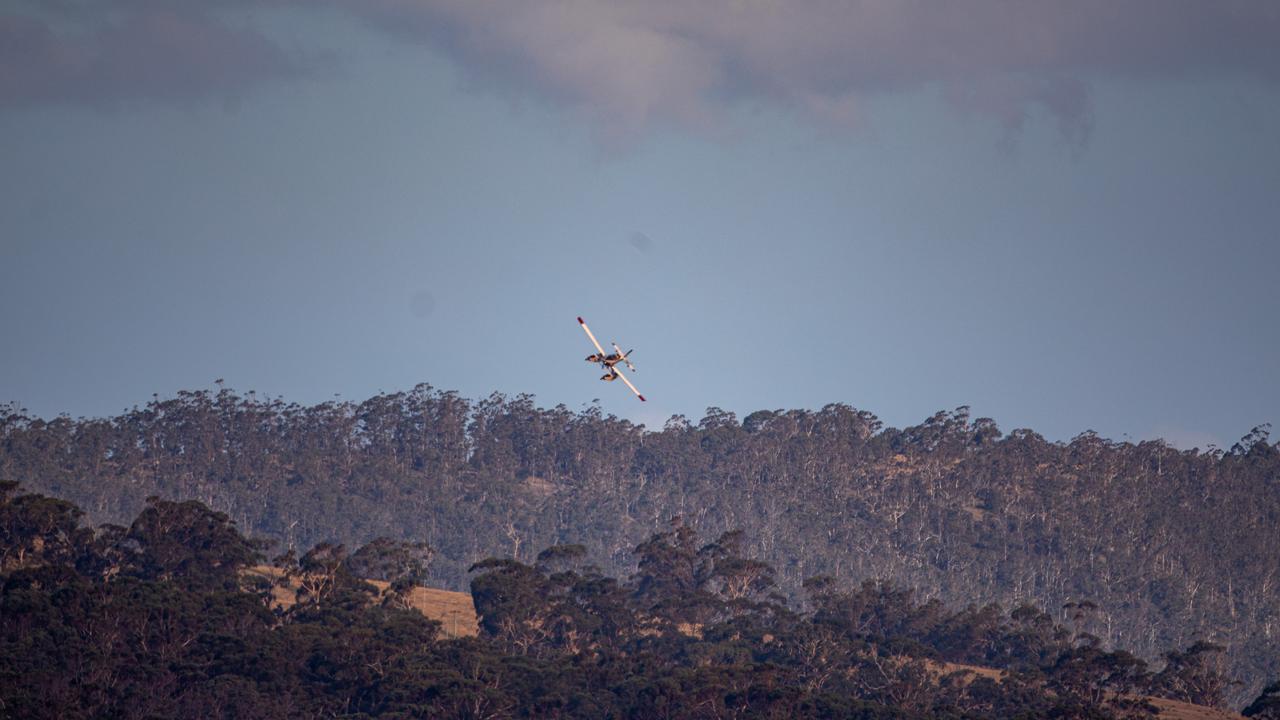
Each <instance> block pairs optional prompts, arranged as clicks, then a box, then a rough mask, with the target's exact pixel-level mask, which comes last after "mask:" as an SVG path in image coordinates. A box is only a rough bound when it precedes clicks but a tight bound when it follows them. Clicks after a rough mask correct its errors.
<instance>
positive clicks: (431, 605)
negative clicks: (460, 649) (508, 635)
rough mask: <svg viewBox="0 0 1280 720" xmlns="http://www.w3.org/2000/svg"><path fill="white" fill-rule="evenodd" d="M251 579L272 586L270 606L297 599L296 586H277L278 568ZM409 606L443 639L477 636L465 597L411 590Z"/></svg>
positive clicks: (382, 587) (258, 571)
mask: <svg viewBox="0 0 1280 720" xmlns="http://www.w3.org/2000/svg"><path fill="white" fill-rule="evenodd" d="M249 572H250V573H251V574H253V575H257V576H259V577H262V578H265V579H267V580H269V581H271V583H272V587H271V595H272V604H273V605H275V606H277V607H282V608H287V607H291V606H292V605H293V604H294V603H295V602H297V599H298V588H297V586H296V585H290V586H286V585H280V584H279V583H278V580H279V579H280V577H281V575H282V573H281V572H280V569H279V568H274V567H271V566H270V565H259V566H257V567H255V568H253V570H250V571H249ZM367 582H368V583H369V584H371V585H373V586H374V587H376V588H377V589H378V592H379V593H380V594H381V593H385V592H386V591H387V587H388V583H385V582H382V581H381V580H369V581H367ZM408 600H409V606H410V607H412V608H413V609H414V610H417V611H418V612H420V613H422V614H423V615H425V616H426V617H428V618H430V619H432V620H435V621H437V622H439V623H440V634H441V635H443V636H444V637H446V638H457V637H475V636H476V635H477V634H478V633H479V630H480V628H479V624H478V621H477V619H476V608H475V605H474V604H472V602H471V595H470V594H468V593H460V592H450V591H448V590H437V589H435V588H424V587H415V588H413V590H411V591H410V592H409V598H408Z"/></svg>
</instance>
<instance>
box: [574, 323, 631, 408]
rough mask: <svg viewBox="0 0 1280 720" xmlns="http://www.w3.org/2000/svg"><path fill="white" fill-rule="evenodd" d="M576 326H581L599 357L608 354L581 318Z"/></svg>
mask: <svg viewBox="0 0 1280 720" xmlns="http://www.w3.org/2000/svg"><path fill="white" fill-rule="evenodd" d="M578 324H579V325H581V326H582V329H583V330H585V331H586V332H587V337H589V338H591V344H592V345H595V346H596V350H599V351H600V356H601V357H604V356H605V355H607V354H608V353H606V352H605V351H604V348H602V347H600V341H599V340H596V336H595V335H592V334H591V328H589V327H587V323H586V322H584V321H583V319H582V318H578ZM637 394H638V393H637Z"/></svg>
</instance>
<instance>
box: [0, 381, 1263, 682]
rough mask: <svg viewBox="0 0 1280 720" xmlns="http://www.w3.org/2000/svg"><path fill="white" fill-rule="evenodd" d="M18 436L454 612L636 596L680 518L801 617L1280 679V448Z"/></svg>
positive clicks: (929, 424) (317, 428) (414, 402)
mask: <svg viewBox="0 0 1280 720" xmlns="http://www.w3.org/2000/svg"><path fill="white" fill-rule="evenodd" d="M0 438H2V439H3V442H2V443H0V477H3V478H4V479H8V480H14V481H19V482H21V483H22V484H23V486H24V487H26V488H28V489H29V490H32V491H40V492H46V493H50V494H53V495H57V496H61V497H67V498H69V499H71V500H73V501H75V502H76V503H77V504H79V505H80V506H82V507H83V508H84V509H85V510H86V511H87V512H88V514H89V517H90V518H91V519H92V520H93V521H94V522H117V523H119V522H124V521H125V520H127V519H128V518H130V517H132V516H133V515H134V514H135V513H136V512H138V510H139V509H140V508H141V507H142V506H143V500H144V498H145V497H147V496H148V495H153V494H154V495H159V496H161V497H165V498H174V499H186V498H190V499H197V500H200V501H201V502H203V503H205V504H207V505H209V506H210V507H213V508H215V509H218V510H220V511H224V512H226V513H227V514H228V515H229V516H230V517H232V518H233V519H235V520H236V522H237V523H238V527H239V528H240V529H241V530H242V531H244V532H245V533H246V534H249V535H252V536H261V537H266V538H271V539H274V540H276V541H277V543H278V545H277V548H278V549H289V548H298V549H301V548H306V547H308V546H310V545H313V544H315V543H318V542H321V541H324V540H333V541H336V542H340V543H345V544H347V545H349V546H351V547H356V546H359V545H361V544H363V543H365V542H367V541H368V540H370V539H372V538H374V537H378V536H386V537H390V538H393V539H405V540H423V541H426V542H427V543H429V544H430V545H431V546H432V548H434V550H435V556H434V559H433V561H432V563H431V565H430V567H429V569H428V571H429V575H428V580H429V582H430V583H431V584H434V585H437V586H440V587H445V588H449V589H452V590H461V589H464V588H465V585H466V582H467V574H466V569H467V568H468V567H469V566H470V565H471V564H472V563H474V562H476V561H479V560H481V559H483V558H485V557H489V556H508V557H513V558H516V559H519V560H525V561H529V560H531V559H532V556H533V554H534V553H536V552H537V550H538V549H540V548H544V547H548V546H552V545H557V544H564V543H577V542H581V543H583V544H585V545H586V546H587V547H588V548H589V551H590V552H591V553H592V556H591V559H592V560H593V561H594V562H595V563H596V564H598V565H599V566H600V567H601V569H602V570H603V571H604V572H607V573H609V574H612V575H615V576H619V577H626V576H628V575H629V574H630V573H632V572H633V571H634V570H635V557H634V555H633V554H632V549H633V548H634V547H636V546H637V545H638V544H639V543H641V542H643V541H644V539H645V538H647V537H648V536H650V535H651V534H652V533H654V532H657V531H659V530H662V529H664V528H666V527H668V526H669V523H670V521H671V519H672V518H673V517H680V518H681V519H682V522H683V523H686V524H687V525H688V526H689V527H691V528H693V529H694V530H695V531H697V532H699V533H700V534H703V535H708V536H714V535H717V534H719V533H722V532H725V531H728V530H732V529H741V530H743V531H744V535H743V542H744V544H745V548H746V550H747V551H748V552H749V554H750V555H752V556H753V557H757V558H759V559H760V560H762V561H764V562H767V563H769V564H771V565H772V566H773V567H775V568H776V569H777V577H778V580H779V586H780V588H781V589H782V591H784V592H785V593H786V594H787V595H788V596H790V597H792V598H800V597H801V595H802V593H801V590H800V586H801V584H802V582H803V581H804V580H805V579H806V578H810V577H813V576H819V575H824V576H830V577H832V578H834V580H835V581H836V582H837V583H838V584H840V585H842V586H846V587H853V586H856V585H857V583H859V582H860V581H862V580H864V579H867V578H883V579H886V580H889V581H892V582H894V583H896V584H899V585H902V586H907V587H912V588H914V589H915V590H916V592H917V593H918V597H920V598H922V599H929V598H946V599H947V601H948V603H955V604H969V603H971V604H973V605H975V606H982V605H984V604H986V603H991V602H995V603H1000V604H1001V605H1002V606H1004V607H1006V608H1012V607H1017V606H1018V605H1020V604H1022V603H1024V602H1030V603H1034V604H1035V605H1037V606H1039V607H1043V608H1046V609H1048V610H1049V611H1050V612H1051V613H1052V615H1053V617H1054V619H1055V620H1056V621H1058V622H1065V623H1076V624H1079V627H1080V629H1081V630H1083V631H1086V632H1088V633H1090V634H1092V635H1095V636H1097V637H1099V638H1100V639H1101V640H1102V642H1103V643H1104V645H1106V646H1109V647H1127V648H1130V649H1132V650H1134V651H1135V652H1137V653H1138V654H1139V655H1140V656H1142V657H1145V658H1147V659H1148V660H1151V661H1153V662H1158V661H1160V660H1161V657H1162V653H1164V652H1166V651H1168V650H1169V649H1170V648H1178V647H1190V646H1191V645H1193V643H1195V642H1197V641H1200V640H1207V641H1211V642H1214V643H1218V644H1222V645H1224V646H1226V647H1227V652H1226V653H1225V657H1226V658H1227V661H1228V662H1229V663H1230V667H1229V669H1230V671H1231V673H1232V674H1233V675H1235V676H1236V677H1239V678H1240V679H1242V680H1243V681H1244V684H1243V685H1242V686H1240V687H1238V688H1236V689H1235V690H1233V691H1231V698H1232V702H1233V703H1234V704H1236V705H1240V704H1243V703H1244V702H1246V701H1247V700H1248V699H1249V698H1251V697H1253V696H1254V695H1256V693H1257V691H1258V689H1259V688H1260V687H1261V685H1262V684H1263V683H1264V682H1265V681H1267V680H1268V679H1269V678H1274V677H1276V676H1277V675H1280V658H1278V657H1277V653H1276V651H1275V644H1276V634H1277V633H1280V593H1277V592H1276V587H1277V585H1276V584H1277V582H1280V556H1277V554H1276V553H1275V552H1274V538H1275V533H1276V529H1277V528H1278V527H1280V451H1278V450H1277V448H1276V446H1275V445H1273V444H1271V443H1270V442H1269V440H1268V437H1267V434H1266V431H1265V429H1264V428H1259V429H1257V430H1255V431H1254V432H1253V433H1250V434H1249V435H1248V436H1246V437H1245V438H1243V439H1242V440H1241V442H1240V443H1239V444H1237V445H1236V446H1234V447H1233V448H1231V449H1230V450H1229V451H1225V452H1224V451H1219V450H1213V451H1211V452H1196V451H1178V450H1175V449H1173V448H1171V447H1169V446H1167V445H1165V444H1163V443H1161V442H1143V443H1139V444H1136V445H1135V444H1131V443H1115V442H1111V441H1108V440H1106V439H1103V438H1100V437H1098V436H1096V435H1094V434H1092V433H1084V434H1082V435H1080V436H1079V437H1077V438H1075V439H1074V440H1073V441H1071V442H1070V443H1055V442H1048V441H1046V440H1045V439H1044V438H1042V437H1040V436H1039V435H1037V434H1036V433H1035V432H1033V431H1031V430H1014V431H1013V432H1011V433H1009V434H1007V435H1006V434H1004V433H1003V432H1002V431H1001V430H1000V429H999V428H998V427H997V425H996V423H995V422H993V421H992V420H990V419H985V418H980V419H971V418H970V417H969V416H968V414H967V411H965V409H963V408H961V409H959V410H957V411H954V412H945V413H938V414H937V415H935V416H933V417H931V418H929V419H927V420H926V421H925V422H923V423H921V424H920V425H917V426H912V427H908V428H903V429H895V428H886V427H883V426H882V425H881V423H880V422H879V421H878V420H877V419H876V418H875V416H874V415H872V414H871V413H868V412H866V411H860V410H856V409H854V408H851V407H848V406H844V405H830V406H828V407H826V408H823V409H822V410H820V411H816V412H815V411H803V410H791V411H761V412H757V413H752V414H751V415H749V416H747V417H746V418H745V419H742V420H739V419H738V418H737V417H735V416H734V415H733V414H732V413H727V412H723V411H720V410H717V409H715V408H712V409H709V410H708V412H707V414H706V417H704V418H702V419H701V420H700V421H698V422H696V423H693V422H690V421H688V420H686V419H685V418H681V417H676V418H672V419H671V420H670V421H669V422H668V423H667V424H666V426H665V427H664V428H663V429H661V430H659V431H651V430H648V429H646V428H642V427H638V426H635V425H632V424H631V423H628V422H626V421H623V420H619V419H617V418H613V417H610V416H605V415H603V414H602V413H600V412H599V411H598V410H596V409H588V410H587V411H585V412H581V413H574V412H571V411H569V410H568V409H566V408H564V407H557V408H552V409H544V408H538V407H536V406H535V405H534V404H533V401H532V398H529V397H526V396H521V397H516V398H505V397H502V396H497V395H495V396H492V397H490V398H487V399H484V400H481V401H470V400H467V399H465V398H462V397H460V396H458V395H456V394H454V393H449V392H440V391H437V390H434V389H432V388H430V387H428V386H421V387H419V388H416V389H414V390H413V391H411V392H407V393H397V394H387V395H379V396H377V397H374V398H370V399H369V400H366V401H364V402H360V403H353V402H341V403H338V402H334V403H325V404H322V405H318V406H311V407H304V406H298V405H293V404H288V403H285V402H283V401H282V400H279V399H266V398H257V397H255V396H253V395H252V394H250V395H249V396H247V397H246V396H239V395H236V394H235V393H233V392H231V391H229V390H222V391H220V392H218V393H207V392H190V393H182V394H180V395H179V397H178V398H176V399H173V400H164V401H156V402H152V403H149V404H148V405H146V406H144V407H140V408H137V409H135V410H133V411H130V412H128V413H125V414H123V415H121V416H119V417H115V418H106V419H91V420H83V419H82V420H72V419H70V418H59V419H55V420H53V421H48V422H46V421H43V420H40V419H36V418H31V417H27V416H26V415H24V414H23V413H22V412H20V411H19V410H17V409H16V408H12V407H11V408H9V409H8V411H7V412H5V413H3V416H2V417H0ZM1082 607H1084V608H1088V610H1087V612H1082V611H1080V608H1082Z"/></svg>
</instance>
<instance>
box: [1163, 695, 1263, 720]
mask: <svg viewBox="0 0 1280 720" xmlns="http://www.w3.org/2000/svg"><path fill="white" fill-rule="evenodd" d="M1147 702H1149V703H1151V704H1152V705H1155V706H1156V707H1157V708H1160V718H1161V720H1243V718H1244V716H1243V715H1240V714H1238V713H1233V712H1227V711H1226V710H1217V709H1215V708H1210V707H1204V706H1203V705H1192V704H1190V703H1184V702H1178V701H1177V700H1166V699H1164V698H1147Z"/></svg>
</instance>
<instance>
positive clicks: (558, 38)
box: [0, 0, 1280, 143]
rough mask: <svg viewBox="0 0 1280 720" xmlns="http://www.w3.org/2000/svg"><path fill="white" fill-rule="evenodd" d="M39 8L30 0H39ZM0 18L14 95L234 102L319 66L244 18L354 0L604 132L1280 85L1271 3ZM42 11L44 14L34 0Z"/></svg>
mask: <svg viewBox="0 0 1280 720" xmlns="http://www.w3.org/2000/svg"><path fill="white" fill-rule="evenodd" d="M23 2H24V0H15V3H23ZM17 7H19V8H21V7H26V8H27V10H28V12H27V13H26V14H20V13H19V12H18V11H8V12H6V11H0V107H4V106H6V105H7V106H14V105H24V104H36V103H48V102H78V103H102V102H112V101H116V100H121V99H126V100H128V99H158V100H174V99H187V98H193V97H195V98H198V97H204V96H209V95H213V96H215V97H219V96H220V97H222V98H224V99H225V98H227V97H235V96H237V95H238V94H239V93H241V92H243V91H245V90H248V89H250V88H252V87H255V86H257V85H259V84H262V83H265V82H268V81H272V80H279V79H281V78H288V77H293V76H296V75H298V74H300V73H303V72H306V71H307V70H308V68H307V66H306V63H301V62H299V60H298V59H297V58H296V57H293V56H292V55H291V54H289V53H286V52H285V51H283V50H282V49H281V48H280V47H279V46H278V45H276V44H274V43H273V42H272V41H271V40H270V39H269V38H268V37H267V36H265V35H263V34H260V33H258V32H256V31H254V30H253V29H251V28H250V27H248V26H247V25H245V24H244V23H232V22H230V21H229V20H228V18H229V17H241V18H244V17H246V16H247V15H248V14H249V12H250V11H251V10H253V9H254V8H261V7H271V8H289V9H291V11H292V12H295V13H302V12H316V11H319V10H320V9H321V8H339V9H341V10H342V11H345V12H346V13H347V14H348V15H349V16H352V17H355V18H359V19H360V20H362V21H364V22H365V23H367V24H368V25H369V26H371V27H374V28H377V29H378V30H380V31H382V32H384V33H386V34H387V35H388V36H392V37H397V38H400V39H402V40H407V41H411V42H416V43H421V44H423V45H427V46H430V47H433V48H436V49H437V50H439V51H440V52H442V53H443V54H445V55H446V56H448V57H450V58H452V59H453V60H454V61H455V62H456V63H457V64H458V65H459V66H460V67H461V68H463V70H464V72H465V73H466V74H467V75H468V77H470V78H471V79H472V80H474V81H475V82H476V83H477V84H480V85H482V86H485V87H489V88H494V89H496V90H497V91H499V92H503V93H512V94H526V95H530V96H534V97H538V98H543V99H546V100H549V101H551V102H553V103H556V104H558V105H561V106H563V107H567V108H570V109H572V110H574V111H577V112H580V113H582V114H583V115H585V116H587V117H589V118H590V119H591V120H592V121H593V123H594V125H595V127H596V128H597V129H598V130H599V132H600V134H601V135H602V137H603V138H605V139H622V140H630V139H634V138H635V137H637V136H638V135H640V134H641V133H643V132H645V131H648V130H651V129H653V128H655V127H662V126H671V125H674V126H678V127H682V128H695V129H701V130H707V131H713V130H715V129H716V128H718V127H719V126H720V125H721V124H723V123H724V122H725V120H724V118H725V111H726V109H727V108H729V107H733V106H735V105H744V104H745V105H753V104H754V105H769V106H773V107H782V108H786V109H788V110H790V111H792V112H795V113H797V114H799V115H801V116H804V117H807V118H809V119H811V120H813V121H815V122H818V123H822V124H825V125H833V126H836V127H841V126H850V125H856V124H858V123H860V122H861V121H862V120H861V119H862V115H863V108H864V106H865V105H866V103H867V102H868V101H870V100H873V99H874V98H876V97H877V96H882V95H888V94H893V93H901V92H907V91H915V90H921V89H928V90H935V89H936V90H938V91H940V92H941V93H942V97H944V98H946V99H947V100H948V101H949V102H950V103H952V104H953V105H954V106H955V107H956V108H958V109H961V110H963V111H965V112H972V113H978V114H981V115H985V116H988V117H990V118H993V119H994V120H995V121H996V122H998V123H999V124H1000V125H1001V126H1003V127H1004V128H1005V129H1006V130H1007V131H1008V132H1010V133H1017V132H1018V131H1019V130H1020V129H1021V128H1022V127H1023V126H1024V125H1025V124H1026V122H1027V121H1028V119H1029V118H1031V117H1033V116H1035V115H1037V114H1044V115H1047V116H1048V117H1050V118H1051V119H1052V121H1053V122H1055V123H1056V125H1057V127H1058V129H1059V131H1060V132H1061V133H1062V134H1063V136H1064V137H1066V138H1067V139H1068V140H1071V141H1073V142H1077V143H1078V142H1081V141H1083V139H1084V138H1085V137H1087V135H1088V132H1089V128H1090V126H1091V122H1092V110H1091V107H1092V104H1091V101H1090V91H1089V81H1090V80H1091V79H1092V78H1096V77H1114V76H1131V77H1132V76H1143V77H1182V76H1187V75H1194V74H1203V73H1211V72H1224V73H1235V74H1246V75H1252V76H1255V77H1261V78H1264V79H1266V80H1268V81H1271V82H1275V81H1276V80H1277V79H1280V3H1275V2H1265V1H1263V0H1126V1H1124V2H1116V1H1115V0H964V1H963V2H961V1H956V2H946V1H943V0H848V1H847V2H837V1H835V0H789V1H788V2H781V1H777V0H700V1H699V2H688V1H687V0H647V1H646V2H616V1H615V0H484V1H483V2H477V1H476V0H205V1H204V2H196V1H195V0H101V1H96V0H94V1H90V0H25V5H23V4H18V5H17ZM31 8H39V10H38V11H32V10H31Z"/></svg>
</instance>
